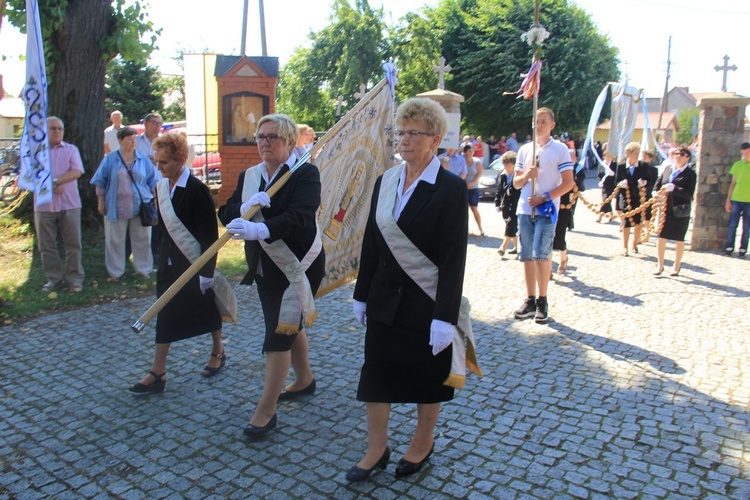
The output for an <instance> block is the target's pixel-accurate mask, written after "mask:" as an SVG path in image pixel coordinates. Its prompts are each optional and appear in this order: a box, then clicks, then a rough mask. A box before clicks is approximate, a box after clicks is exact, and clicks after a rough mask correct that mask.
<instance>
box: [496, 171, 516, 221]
mask: <svg viewBox="0 0 750 500" xmlns="http://www.w3.org/2000/svg"><path fill="white" fill-rule="evenodd" d="M497 179H498V182H497V192H496V193H495V206H496V207H499V208H500V212H501V213H502V215H503V219H504V220H505V221H508V220H510V219H511V218H512V217H513V216H514V215H516V209H517V208H518V199H519V198H520V197H521V190H520V189H516V188H514V187H513V182H508V174H507V173H506V172H503V173H502V174H500V175H499V176H498V178H497Z"/></svg>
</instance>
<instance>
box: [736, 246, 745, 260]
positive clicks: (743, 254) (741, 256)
mask: <svg viewBox="0 0 750 500" xmlns="http://www.w3.org/2000/svg"><path fill="white" fill-rule="evenodd" d="M746 253H747V250H743V249H741V248H740V253H739V254H738V255H737V257H739V258H740V259H744V258H745V254H746Z"/></svg>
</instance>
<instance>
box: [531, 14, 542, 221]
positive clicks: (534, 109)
mask: <svg viewBox="0 0 750 500" xmlns="http://www.w3.org/2000/svg"><path fill="white" fill-rule="evenodd" d="M540 3H541V0H536V2H535V4H534V28H538V27H539V26H540V24H539V9H540V5H539V4H540ZM532 46H533V47H534V55H533V56H532V58H531V62H532V64H533V63H534V62H536V60H537V55H538V54H539V46H535V45H532ZM534 78H535V79H537V81H539V82H541V78H542V69H541V68H539V72H538V73H537V75H536V76H535V77H534ZM531 109H532V111H531V161H532V163H533V168H539V165H537V163H538V161H537V157H536V112H537V110H538V109H539V85H536V86H535V88H534V98H533V100H532V105H531ZM535 195H536V179H531V196H535ZM534 212H535V209H534V207H531V216H532V217H534V215H535V214H534Z"/></svg>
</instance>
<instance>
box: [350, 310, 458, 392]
mask: <svg viewBox="0 0 750 500" xmlns="http://www.w3.org/2000/svg"><path fill="white" fill-rule="evenodd" d="M429 341H430V329H429V326H428V327H427V328H426V329H424V330H416V329H414V328H407V327H405V326H403V325H393V326H386V325H384V324H383V323H379V322H377V321H375V320H372V319H369V318H368V320H367V333H366V334H365V363H364V365H362V372H361V375H360V378H359V387H358V389H357V399H358V400H359V401H365V402H368V403H421V404H431V403H440V402H443V401H450V400H452V399H453V393H454V389H453V388H452V387H448V386H445V385H443V382H444V381H445V380H446V379H447V378H448V376H449V375H450V368H451V360H452V356H453V348H452V346H448V348H446V349H445V350H443V351H441V352H440V353H438V355H437V356H433V355H432V347H431V346H430V345H429Z"/></svg>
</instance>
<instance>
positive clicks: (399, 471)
mask: <svg viewBox="0 0 750 500" xmlns="http://www.w3.org/2000/svg"><path fill="white" fill-rule="evenodd" d="M434 450H435V443H433V444H432V448H430V451H429V453H427V456H426V457H424V458H423V459H422V461H421V462H417V463H413V462H409V461H408V460H404V459H403V458H402V459H401V460H399V461H398V464H396V477H405V476H410V475H412V474H414V473H416V472H419V471H420V470H422V466H424V464H425V463H426V462H427V460H429V459H430V456H432V452H433V451H434Z"/></svg>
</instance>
